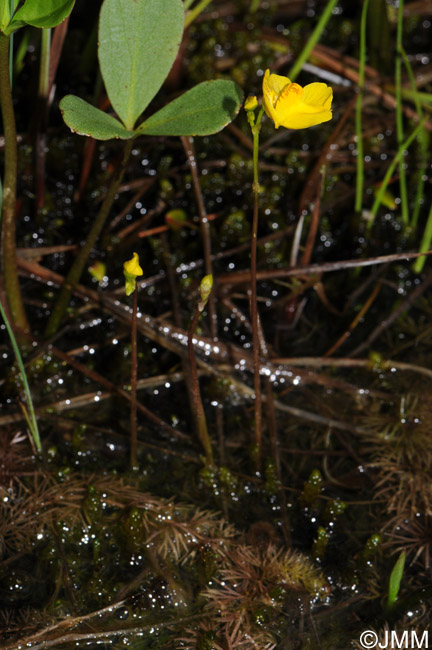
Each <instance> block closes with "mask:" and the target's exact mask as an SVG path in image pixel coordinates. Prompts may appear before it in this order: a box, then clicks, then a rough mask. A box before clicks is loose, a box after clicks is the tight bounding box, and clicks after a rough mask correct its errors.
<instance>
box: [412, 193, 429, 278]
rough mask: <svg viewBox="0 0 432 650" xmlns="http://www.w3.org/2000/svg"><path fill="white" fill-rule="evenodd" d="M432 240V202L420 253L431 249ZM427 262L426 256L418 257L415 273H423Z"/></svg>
mask: <svg viewBox="0 0 432 650" xmlns="http://www.w3.org/2000/svg"><path fill="white" fill-rule="evenodd" d="M431 242H432V203H431V206H430V210H429V215H428V218H427V222H426V228H425V229H424V233H423V237H422V240H421V243H420V248H419V253H425V252H426V251H428V250H430V247H431ZM425 262H426V257H418V258H417V259H416V261H415V262H414V264H413V266H412V268H413V271H414V273H421V272H422V270H423V267H424V264H425Z"/></svg>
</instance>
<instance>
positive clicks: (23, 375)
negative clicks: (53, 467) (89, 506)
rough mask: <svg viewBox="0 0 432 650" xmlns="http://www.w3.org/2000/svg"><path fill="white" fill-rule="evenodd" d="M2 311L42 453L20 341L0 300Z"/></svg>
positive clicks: (29, 420) (37, 448) (36, 443)
mask: <svg viewBox="0 0 432 650" xmlns="http://www.w3.org/2000/svg"><path fill="white" fill-rule="evenodd" d="M0 313H1V316H2V318H3V321H4V324H5V325H6V329H7V331H8V334H9V338H10V341H11V344H12V348H13V351H14V354H15V358H16V361H17V364H18V368H19V371H20V373H21V379H22V382H23V385H24V392H25V395H26V401H27V409H25V412H26V414H27V416H26V419H27V423H28V426H29V429H30V433H31V435H32V438H33V442H34V445H35V447H36V450H37V451H38V452H39V453H41V452H42V444H41V440H40V435H39V429H38V425H37V420H36V414H35V411H34V408H33V400H32V396H31V393H30V386H29V384H28V381H27V374H26V371H25V368H24V364H23V360H22V357H21V352H20V350H19V347H18V343H17V340H16V338H15V334H14V332H13V330H12V327H11V325H10V323H9V320H8V318H7V316H6V313H5V310H4V309H3V305H2V303H1V301H0Z"/></svg>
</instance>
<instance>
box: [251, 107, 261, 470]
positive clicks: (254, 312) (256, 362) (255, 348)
mask: <svg viewBox="0 0 432 650" xmlns="http://www.w3.org/2000/svg"><path fill="white" fill-rule="evenodd" d="M263 113H264V109H262V108H261V110H260V112H259V113H258V117H257V120H256V122H255V123H254V124H252V123H251V127H252V135H253V154H252V161H253V185H252V191H253V196H254V207H253V219H252V237H251V305H250V310H251V321H252V355H253V370H254V392H255V402H254V419H255V441H254V442H255V453H256V464H257V468H258V470H259V469H260V467H261V459H262V394H261V375H260V342H259V329H258V328H259V323H258V301H257V240H258V216H259V192H260V188H259V172H258V160H259V134H260V130H261V119H262V116H263ZM250 119H253V118H252V117H251V118H250Z"/></svg>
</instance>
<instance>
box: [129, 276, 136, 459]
mask: <svg viewBox="0 0 432 650" xmlns="http://www.w3.org/2000/svg"><path fill="white" fill-rule="evenodd" d="M137 310H138V289H137V287H135V291H134V292H133V296H132V319H131V402H130V464H131V469H132V470H134V469H136V468H137V400H136V396H137V366H138V355H137Z"/></svg>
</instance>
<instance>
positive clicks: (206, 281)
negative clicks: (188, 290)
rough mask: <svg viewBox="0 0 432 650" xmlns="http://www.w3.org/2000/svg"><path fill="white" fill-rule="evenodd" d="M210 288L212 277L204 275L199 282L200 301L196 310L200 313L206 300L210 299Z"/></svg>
mask: <svg viewBox="0 0 432 650" xmlns="http://www.w3.org/2000/svg"><path fill="white" fill-rule="evenodd" d="M212 288H213V276H212V275H211V274H210V275H205V276H204V277H203V279H202V280H201V284H200V294H201V300H200V301H199V303H198V309H199V310H200V311H203V310H204V307H205V306H206V304H207V300H208V299H209V297H210V294H211V290H212Z"/></svg>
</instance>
